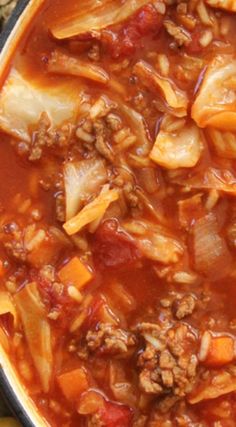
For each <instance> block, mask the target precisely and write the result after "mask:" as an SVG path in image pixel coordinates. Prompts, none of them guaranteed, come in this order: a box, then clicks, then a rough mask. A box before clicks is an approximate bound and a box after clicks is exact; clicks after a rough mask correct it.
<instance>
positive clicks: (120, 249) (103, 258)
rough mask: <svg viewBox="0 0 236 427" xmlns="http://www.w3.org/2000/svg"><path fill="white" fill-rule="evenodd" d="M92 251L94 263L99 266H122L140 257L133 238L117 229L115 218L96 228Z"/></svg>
mask: <svg viewBox="0 0 236 427" xmlns="http://www.w3.org/2000/svg"><path fill="white" fill-rule="evenodd" d="M93 253H94V258H95V263H97V264H98V265H99V266H100V267H113V268H118V267H123V266H127V265H129V264H132V263H133V262H134V261H136V260H137V259H139V258H140V257H141V254H140V252H139V250H138V248H137V247H136V244H135V242H134V240H132V238H131V237H130V236H129V235H128V234H126V233H125V232H124V231H122V230H121V229H119V224H118V221H117V220H115V219H112V220H106V221H104V222H103V223H102V224H101V225H100V227H99V228H98V230H97V232H96V234H95V240H94V244H93Z"/></svg>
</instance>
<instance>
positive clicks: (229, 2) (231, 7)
mask: <svg viewBox="0 0 236 427" xmlns="http://www.w3.org/2000/svg"><path fill="white" fill-rule="evenodd" d="M205 1H206V3H207V4H208V5H209V6H212V7H217V8H220V9H225V10H227V11H228V12H236V2H235V0H205Z"/></svg>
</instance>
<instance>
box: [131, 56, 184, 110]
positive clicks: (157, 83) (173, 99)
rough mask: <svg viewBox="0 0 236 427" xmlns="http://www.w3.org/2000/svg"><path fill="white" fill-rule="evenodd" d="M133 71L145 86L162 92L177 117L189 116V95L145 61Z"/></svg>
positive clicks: (138, 63) (136, 65) (138, 64)
mask: <svg viewBox="0 0 236 427" xmlns="http://www.w3.org/2000/svg"><path fill="white" fill-rule="evenodd" d="M133 71H134V73H135V74H136V75H137V76H138V77H139V78H140V81H141V82H142V83H143V84H144V86H146V87H147V88H149V89H152V88H153V89H154V90H156V91H158V92H160V94H161V95H162V96H163V98H164V100H165V102H166V103H167V105H168V106H169V108H170V109H171V110H172V113H173V114H174V115H176V116H177V117H184V116H186V115H187V106H188V98H187V95H186V93H185V92H184V91H182V90H180V89H179V88H178V87H177V86H176V85H175V84H174V82H172V81H171V80H169V79H167V78H165V77H162V76H161V75H159V74H158V73H157V71H156V70H155V68H153V67H152V66H151V65H150V64H148V63H147V62H146V61H143V60H141V61H138V62H137V63H136V64H135V66H134V69H133Z"/></svg>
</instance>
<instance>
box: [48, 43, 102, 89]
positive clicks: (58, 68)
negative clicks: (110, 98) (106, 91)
mask: <svg viewBox="0 0 236 427" xmlns="http://www.w3.org/2000/svg"><path fill="white" fill-rule="evenodd" d="M48 71H49V72H50V73H57V74H69V75H71V76H76V77H84V78H86V79H89V80H94V81H95V82H98V83H107V82H108V81H109V76H108V74H107V73H106V71H105V70H104V69H103V68H101V67H99V66H98V65H95V64H90V63H89V62H85V61H82V60H81V59H78V58H75V57H73V56H70V55H67V54H65V53H62V52H59V51H58V50H55V51H54V52H53V53H52V55H51V58H50V59H49V61H48Z"/></svg>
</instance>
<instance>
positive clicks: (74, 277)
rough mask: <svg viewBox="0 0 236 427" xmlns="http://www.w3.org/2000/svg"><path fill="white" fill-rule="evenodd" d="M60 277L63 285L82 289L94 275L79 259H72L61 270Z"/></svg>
mask: <svg viewBox="0 0 236 427" xmlns="http://www.w3.org/2000/svg"><path fill="white" fill-rule="evenodd" d="M58 276H59V278H60V280H61V281H62V283H65V284H66V285H75V286H76V287H77V288H78V289H81V288H82V287H83V286H84V285H86V283H88V282H89V281H90V280H91V279H92V277H93V275H92V273H91V272H90V271H89V270H88V268H87V267H86V266H85V265H84V264H83V263H82V262H81V261H80V259H79V258H78V257H74V258H72V259H71V260H70V261H69V262H68V263H67V264H66V265H64V267H62V268H61V269H60V270H59V272H58Z"/></svg>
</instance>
